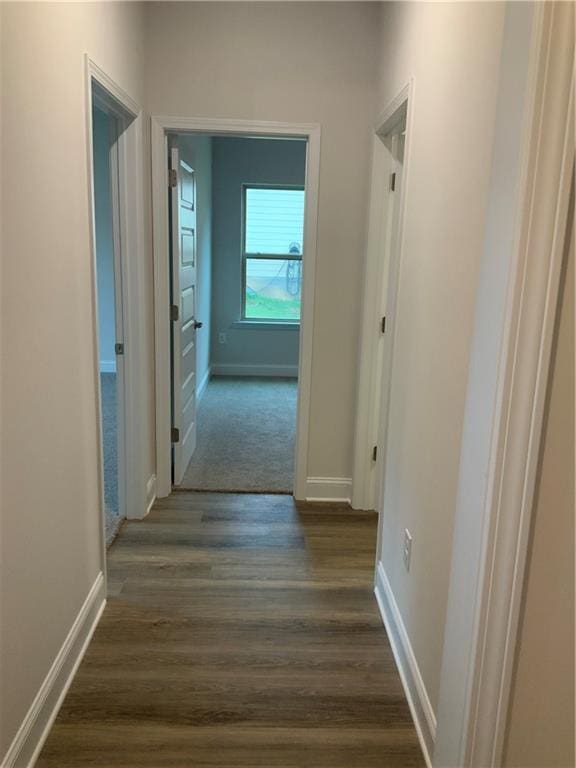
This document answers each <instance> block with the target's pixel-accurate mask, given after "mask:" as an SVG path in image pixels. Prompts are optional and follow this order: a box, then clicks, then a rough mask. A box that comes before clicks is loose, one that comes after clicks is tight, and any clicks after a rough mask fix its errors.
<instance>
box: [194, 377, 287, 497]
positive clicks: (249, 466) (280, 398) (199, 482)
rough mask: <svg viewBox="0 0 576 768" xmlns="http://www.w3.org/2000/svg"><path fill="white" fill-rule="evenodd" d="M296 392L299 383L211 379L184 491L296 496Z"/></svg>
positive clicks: (200, 416) (199, 413) (204, 399)
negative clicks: (294, 490) (293, 491)
mask: <svg viewBox="0 0 576 768" xmlns="http://www.w3.org/2000/svg"><path fill="white" fill-rule="evenodd" d="M297 388H298V383H297V381H296V379H272V378H245V377H242V378H240V377H239V378H236V377H231V376H221V377H214V378H212V379H211V380H210V382H209V384H208V387H207V388H206V392H205V393H204V396H203V398H202V400H201V401H200V405H199V407H198V438H197V447H196V451H195V453H194V455H193V456H192V460H191V462H190V464H189V466H188V469H187V470H186V473H185V474H184V479H183V481H182V485H181V486H180V487H181V488H186V489H193V490H203V491H275V492H285V493H291V492H292V486H293V478H294V440H295V432H296V395H297Z"/></svg>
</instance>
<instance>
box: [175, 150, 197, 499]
mask: <svg viewBox="0 0 576 768" xmlns="http://www.w3.org/2000/svg"><path fill="white" fill-rule="evenodd" d="M170 168H171V169H172V170H173V171H176V179H177V183H176V186H174V187H172V190H171V201H172V302H173V304H175V305H176V307H177V308H178V313H177V319H175V320H173V322H172V351H173V355H172V425H173V426H174V427H175V428H176V429H177V430H178V440H176V441H175V442H174V485H180V483H181V482H182V477H183V476H184V472H185V471H186V467H187V466H188V464H189V462H190V459H191V458H192V454H193V453H194V450H195V448H196V333H197V322H196V240H197V238H196V204H195V203H196V179H195V174H194V170H193V169H192V168H191V167H190V166H189V165H188V164H187V163H185V162H184V161H183V160H180V157H179V153H178V149H177V148H173V149H172V150H171V152H170Z"/></svg>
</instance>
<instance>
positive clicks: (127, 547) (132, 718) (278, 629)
mask: <svg viewBox="0 0 576 768" xmlns="http://www.w3.org/2000/svg"><path fill="white" fill-rule="evenodd" d="M375 541H376V516H375V515H374V514H372V513H364V512H353V511H350V510H347V509H344V508H329V507H326V508H320V509H318V508H315V509H314V508H311V507H308V508H301V509H297V508H296V506H295V504H294V502H293V500H292V499H291V498H290V497H288V496H254V495H228V494H210V493H175V494H173V495H172V496H171V497H170V498H168V499H165V500H162V501H159V502H158V503H157V504H156V505H155V507H154V509H153V511H152V512H151V513H150V515H149V516H148V517H147V518H146V519H145V520H144V521H141V522H130V523H127V524H125V525H124V527H123V529H122V530H121V532H120V534H119V536H118V538H117V539H116V541H115V543H114V544H113V545H112V547H111V549H110V550H109V558H108V568H109V585H108V587H109V601H108V604H107V606H106V609H105V611H104V614H103V617H102V619H101V621H100V624H99V626H98V628H97V630H96V632H95V634H94V638H93V640H92V642H91V644H90V647H89V649H88V652H87V653H86V656H85V658H84V660H83V662H82V664H81V666H80V668H79V670H78V673H77V676H76V678H75V680H74V682H73V684H72V686H71V688H70V691H69V692H68V695H67V696H66V699H65V701H64V704H63V706H62V709H61V711H60V714H59V715H58V718H57V719H56V722H55V723H54V726H53V728H52V731H51V733H50V735H49V737H48V740H47V742H46V744H45V746H44V749H43V751H42V753H41V755H40V758H39V760H38V763H37V768H49V767H50V768H82V767H83V766H105V767H106V768H164V767H166V768H168V767H170V768H257V767H261V768H372V767H374V768H376V766H377V767H378V768H392V767H393V766H394V767H395V768H396V767H397V768H409V767H410V766H423V765H424V763H423V758H422V756H421V752H420V748H419V746H418V740H417V736H416V732H415V729H414V726H413V723H412V719H411V717H410V712H409V709H408V705H407V703H406V699H405V697H404V694H403V691H402V685H401V683H400V679H399V676H398V672H397V670H396V667H395V665H394V660H393V656H392V651H391V649H390V645H389V643H388V640H387V637H386V633H385V631H384V628H383V626H382V622H381V620H380V617H379V614H378V610H377V607H376V602H375V598H374V595H373V591H372V579H373V569H374V548H375Z"/></svg>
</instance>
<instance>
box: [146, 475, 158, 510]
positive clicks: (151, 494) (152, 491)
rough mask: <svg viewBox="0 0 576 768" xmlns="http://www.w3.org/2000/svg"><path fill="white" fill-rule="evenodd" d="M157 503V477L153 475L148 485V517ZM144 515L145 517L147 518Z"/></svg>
mask: <svg viewBox="0 0 576 768" xmlns="http://www.w3.org/2000/svg"><path fill="white" fill-rule="evenodd" d="M155 501H156V475H151V476H150V477H149V478H148V482H147V483H146V515H147V514H148V513H149V512H150V510H151V509H152V507H153V506H154V502H155ZM146 515H144V517H146Z"/></svg>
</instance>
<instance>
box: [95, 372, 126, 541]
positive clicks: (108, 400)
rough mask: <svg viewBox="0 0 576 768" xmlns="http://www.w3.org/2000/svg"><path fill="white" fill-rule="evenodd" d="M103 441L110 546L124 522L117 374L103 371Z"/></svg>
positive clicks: (105, 496)
mask: <svg viewBox="0 0 576 768" xmlns="http://www.w3.org/2000/svg"><path fill="white" fill-rule="evenodd" d="M100 388H101V392H102V442H103V450H104V503H105V514H106V521H105V522H106V545H107V546H109V545H110V544H111V543H112V541H113V539H114V537H115V536H116V533H117V532H118V528H119V527H120V523H121V522H122V517H121V516H120V514H119V512H118V427H117V402H116V401H117V397H116V374H115V373H101V374H100Z"/></svg>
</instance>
